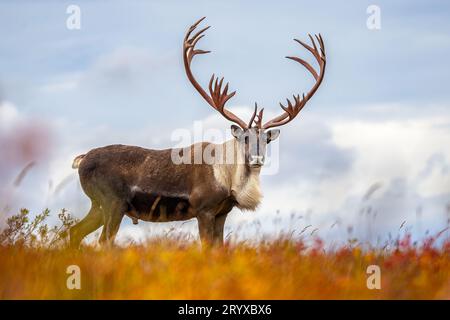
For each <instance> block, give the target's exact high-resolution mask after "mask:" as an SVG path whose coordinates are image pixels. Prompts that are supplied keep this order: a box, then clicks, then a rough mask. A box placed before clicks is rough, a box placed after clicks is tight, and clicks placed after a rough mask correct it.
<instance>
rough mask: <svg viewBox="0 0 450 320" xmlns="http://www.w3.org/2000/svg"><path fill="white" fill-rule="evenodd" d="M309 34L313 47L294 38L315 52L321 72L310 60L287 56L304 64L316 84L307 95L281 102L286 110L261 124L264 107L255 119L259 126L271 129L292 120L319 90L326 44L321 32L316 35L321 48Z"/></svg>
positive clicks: (324, 62)
mask: <svg viewBox="0 0 450 320" xmlns="http://www.w3.org/2000/svg"><path fill="white" fill-rule="evenodd" d="M308 36H309V38H310V39H311V42H312V47H311V46H309V45H307V44H306V43H304V42H302V41H300V40H297V39H294V40H295V41H296V42H298V43H299V44H301V45H302V46H303V47H305V48H306V49H307V50H308V51H309V52H311V53H312V54H313V56H314V57H315V58H316V60H317V63H318V64H319V73H317V71H316V70H315V69H314V68H313V67H312V66H311V65H310V64H309V63H308V62H306V61H305V60H303V59H300V58H298V57H286V58H288V59H291V60H294V61H297V62H298V63H300V64H301V65H303V66H304V67H305V68H306V69H307V70H308V71H309V72H310V73H311V74H312V76H313V77H314V79H315V80H316V83H315V84H314V86H313V87H312V89H311V90H310V91H309V92H308V93H307V94H306V95H305V94H304V93H303V95H302V96H301V97H300V95H293V99H294V101H293V103H292V102H291V100H289V99H286V101H287V104H286V106H284V105H283V104H282V103H280V106H281V108H282V109H283V110H284V112H283V113H282V114H281V115H279V116H278V117H276V118H274V119H272V120H270V121H268V122H266V123H265V124H263V125H261V118H262V111H263V109H262V110H261V111H260V114H259V115H260V116H259V117H258V118H259V122H256V121H255V124H256V126H257V127H258V128H260V129H269V128H272V127H277V126H282V125H284V124H286V123H288V122H290V121H291V120H293V119H294V118H295V117H296V116H297V114H298V113H299V112H300V111H301V110H302V109H303V107H304V106H305V105H306V103H307V102H308V101H309V99H311V97H312V96H313V95H314V93H315V92H316V91H317V89H318V88H319V86H320V84H321V83H322V80H323V76H324V74H325V65H326V57H325V45H324V43H323V39H322V36H321V35H320V34H319V35H315V37H316V39H317V42H318V43H319V48H317V45H316V42H315V41H314V38H313V37H312V36H311V35H308ZM254 114H256V109H255V113H254Z"/></svg>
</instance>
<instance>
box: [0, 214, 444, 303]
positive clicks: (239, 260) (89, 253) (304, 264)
mask: <svg viewBox="0 0 450 320" xmlns="http://www.w3.org/2000/svg"><path fill="white" fill-rule="evenodd" d="M25 216H26V215H25ZM62 218H63V219H61V221H63V224H64V223H66V226H69V225H70V224H71V223H70V219H67V216H62ZM32 222H33V221H31V222H28V221H26V222H25V223H23V224H21V227H20V228H21V229H26V228H27V226H29V225H30V224H32ZM13 225H14V227H17V226H18V225H20V223H19V224H18V223H17V221H16V220H15V221H14V223H13ZM63 229H64V228H62V229H61V228H60V229H58V228H57V229H55V232H57V233H55V234H58V235H59V234H61V239H62V240H64V236H65V231H64V230H63ZM6 230H8V229H6ZM35 230H37V231H36V232H37V236H36V238H35V239H34V242H33V243H31V242H30V241H29V240H26V239H27V238H25V240H24V237H25V236H27V235H28V236H29V234H27V233H26V232H22V234H21V235H20V232H18V233H15V234H14V233H11V230H9V231H10V232H9V238H7V240H6V241H5V237H3V243H2V245H1V246H0V298H1V299H450V243H448V242H445V241H444V242H443V243H441V244H440V245H439V246H436V245H435V244H434V240H435V238H429V239H428V240H427V241H424V242H423V243H422V244H420V245H417V244H411V241H410V237H409V236H408V235H406V236H405V237H404V238H403V239H401V240H400V241H398V242H397V243H396V245H395V247H393V248H391V249H390V250H386V248H384V249H375V248H372V249H364V250H362V249H361V247H359V246H357V245H352V244H351V243H349V244H348V245H344V246H342V247H340V248H333V249H325V247H324V244H323V242H322V241H321V240H320V239H318V238H316V239H315V241H313V242H310V243H308V244H305V242H303V241H301V240H292V239H289V238H288V237H287V238H283V237H280V238H278V239H272V240H270V241H260V242H259V243H253V244H251V245H250V244H245V243H235V244H227V245H226V246H225V247H224V248H221V249H217V248H216V249H215V248H209V249H204V250H201V249H200V246H199V245H198V244H197V243H196V242H192V241H186V240H185V239H184V238H183V237H176V236H175V237H170V238H157V239H153V240H148V241H147V242H146V243H143V244H139V245H137V244H131V245H129V246H127V247H117V248H97V247H94V246H86V247H83V248H82V249H81V250H79V251H73V250H68V249H64V248H63V245H60V246H55V245H54V244H55V243H56V242H57V240H60V239H55V238H54V237H48V231H45V230H44V231H42V230H40V231H41V232H43V236H44V237H45V236H47V242H40V239H41V238H40V235H39V228H38V226H36V228H35ZM4 233H5V230H4V231H3V235H4ZM31 234H34V233H33V232H31ZM31 238H32V237H31ZM31 238H30V239H31ZM8 239H9V240H8ZM19 239H22V240H21V241H18V240H19ZM50 244H51V245H50ZM70 265H77V266H79V268H80V271H81V289H80V290H69V289H68V288H67V286H66V281H67V278H68V277H69V276H70V275H69V274H67V273H66V270H67V267H68V266H70ZM369 265H377V266H379V267H380V269H381V289H380V290H377V289H373V290H369V289H368V288H367V285H366V281H367V278H368V277H369V276H370V275H368V274H367V273H366V271H367V267H368V266H369Z"/></svg>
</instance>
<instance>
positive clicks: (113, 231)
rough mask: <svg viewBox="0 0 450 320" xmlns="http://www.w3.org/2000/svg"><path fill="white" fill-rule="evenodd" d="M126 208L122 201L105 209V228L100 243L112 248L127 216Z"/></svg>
mask: <svg viewBox="0 0 450 320" xmlns="http://www.w3.org/2000/svg"><path fill="white" fill-rule="evenodd" d="M125 211H126V206H125V205H124V204H123V203H122V202H121V201H113V202H112V203H111V204H110V205H109V206H106V207H105V209H104V216H103V219H104V226H103V230H102V234H101V235H100V240H99V242H100V243H101V244H102V245H106V246H112V245H113V244H114V239H115V238H116V235H117V232H118V231H119V227H120V223H121V222H122V219H123V216H124V215H125Z"/></svg>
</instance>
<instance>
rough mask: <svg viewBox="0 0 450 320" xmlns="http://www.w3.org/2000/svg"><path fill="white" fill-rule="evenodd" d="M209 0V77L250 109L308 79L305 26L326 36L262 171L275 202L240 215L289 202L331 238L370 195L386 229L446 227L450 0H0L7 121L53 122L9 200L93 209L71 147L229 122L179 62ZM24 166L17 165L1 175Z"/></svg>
mask: <svg viewBox="0 0 450 320" xmlns="http://www.w3.org/2000/svg"><path fill="white" fill-rule="evenodd" d="M70 4H76V5H78V6H79V7H80V9H81V29H80V30H68V29H67V28H66V19H67V18H68V14H67V13H66V8H67V6H68V5H70ZM371 4H375V5H378V6H379V7H380V9H381V29H380V30H369V29H368V28H367V26H366V20H367V18H368V16H369V15H368V14H367V13H366V9H367V7H368V6H369V5H371ZM202 16H207V19H206V21H205V24H208V25H211V26H212V28H211V29H210V30H208V31H207V35H206V37H205V38H204V39H202V40H201V42H200V43H199V47H200V48H202V49H208V50H212V53H211V54H208V55H204V56H200V57H197V58H196V60H195V61H194V63H193V69H194V70H195V73H196V75H197V76H198V78H199V79H200V80H201V81H202V83H204V84H206V83H207V81H208V80H209V77H210V75H211V73H213V72H215V73H216V74H220V75H223V76H225V79H226V80H228V81H229V82H230V86H231V88H232V89H236V90H237V94H236V96H235V98H233V99H232V100H230V102H229V105H230V107H231V108H234V109H235V110H237V111H236V112H238V113H239V114H240V115H242V116H243V117H245V116H248V113H249V112H250V109H251V107H250V106H251V105H253V103H254V102H255V101H257V102H258V103H259V104H260V105H261V106H264V107H265V108H266V110H267V113H268V114H271V113H272V114H273V113H276V112H278V102H279V101H281V100H283V99H284V98H285V97H288V96H290V95H291V94H292V93H301V92H303V91H306V90H307V89H308V88H309V86H311V85H312V79H311V77H310V76H309V75H308V74H307V73H306V72H305V70H303V69H302V68H301V67H300V66H298V65H296V64H295V63H294V62H292V61H289V60H286V59H284V56H286V55H298V56H301V57H304V58H305V57H306V58H307V59H310V57H309V56H308V54H307V52H305V50H302V48H300V47H299V46H298V45H297V44H296V43H295V42H294V41H292V39H293V38H294V37H295V38H299V39H303V40H306V39H307V34H308V33H319V32H320V33H321V34H322V35H323V38H324V40H325V44H326V48H327V56H328V65H327V73H326V75H325V80H324V83H323V85H322V86H321V88H320V89H319V91H318V93H317V94H316V95H315V96H314V98H313V99H312V100H311V101H310V102H309V104H308V106H307V107H306V108H305V109H304V110H303V111H302V113H301V115H300V116H299V119H296V120H295V121H294V122H293V123H291V124H289V125H288V126H286V127H283V128H282V133H281V137H280V142H279V143H280V145H279V147H280V169H279V172H278V173H277V174H276V175H270V176H263V178H262V184H263V190H264V194H265V200H264V202H263V205H262V206H261V208H260V210H259V211H258V212H257V213H255V214H251V215H250V217H249V215H248V214H246V215H243V214H239V213H237V212H236V213H234V216H235V217H234V219H235V220H236V221H240V220H245V221H247V220H249V221H251V220H252V219H255V218H259V219H261V220H262V221H266V224H267V226H268V227H267V228H268V230H270V225H271V222H270V221H272V220H270V219H271V217H272V216H273V212H274V211H276V210H277V209H279V210H280V214H284V215H286V216H289V215H290V213H291V212H292V211H298V212H312V214H311V215H312V216H313V217H315V218H314V219H313V218H311V223H313V224H315V225H317V227H318V228H319V232H323V233H322V234H321V235H322V236H325V237H330V238H333V237H334V236H336V237H338V233H339V232H337V231H336V232H334V231H330V230H328V229H327V228H328V226H329V225H332V224H333V223H334V222H335V221H337V220H339V221H340V220H342V221H345V222H342V228H343V229H345V228H344V226H346V225H350V224H352V225H358V224H362V222H361V221H359V220H358V219H362V218H361V215H360V214H359V213H358V212H359V210H360V207H361V206H366V205H370V206H373V207H376V210H378V212H379V213H378V218H375V220H376V221H374V222H373V225H374V226H373V228H374V231H373V232H374V233H375V234H377V235H378V234H379V235H380V236H384V235H386V234H387V233H388V232H389V231H391V232H392V231H393V232H395V230H396V228H397V227H398V225H400V224H401V222H402V221H404V220H407V221H408V222H409V223H410V226H411V228H412V231H413V232H415V234H416V235H417V236H419V235H420V232H422V231H424V230H425V229H427V228H429V229H432V230H435V231H438V230H440V229H442V228H443V227H445V219H446V215H445V206H446V204H447V203H448V202H449V201H450V173H449V164H450V152H449V150H447V149H448V143H449V142H450V91H449V90H448V83H450V73H449V72H448V71H449V69H450V68H449V67H450V62H449V60H448V57H449V55H450V32H449V31H450V19H449V18H450V17H449V16H450V4H449V3H448V2H445V1H395V2H393V1H376V2H372V1H346V2H345V3H343V2H341V3H338V2H336V1H321V2H314V3H312V2H310V1H283V3H276V4H275V3H274V2H262V1H245V2H243V1H241V2H238V1H221V2H219V1H215V2H212V1H189V3H188V2H186V1H170V2H169V1H126V2H125V1H39V2H37V1H20V2H19V1H2V2H0V24H1V28H0V38H1V39H2V41H1V43H0V49H1V50H0V70H1V72H0V104H1V106H2V107H0V117H1V116H3V121H2V119H0V124H2V125H3V126H4V130H3V131H0V132H6V130H7V127H8V126H10V125H11V123H14V122H17V123H27V122H29V123H34V122H36V121H39V122H42V123H45V124H46V125H47V126H48V128H49V130H50V135H51V136H52V147H51V150H50V151H49V153H48V157H47V158H45V160H42V161H40V162H38V164H37V166H36V168H34V170H33V171H32V172H30V175H29V177H27V179H26V180H25V181H24V184H23V185H22V186H21V189H19V190H16V191H15V192H16V193H17V194H18V195H17V196H16V199H15V203H14V205H12V204H11V205H12V206H13V207H14V206H16V207H20V206H27V207H31V208H35V209H36V210H37V209H39V208H41V207H43V206H47V205H48V206H50V207H52V208H53V209H56V208H58V207H67V208H68V209H69V210H71V211H73V212H74V213H75V214H76V215H77V216H82V215H83V214H84V213H83V210H85V209H86V207H87V206H88V202H87V200H86V198H85V197H84V196H83V195H82V194H81V192H80V190H79V186H78V182H77V180H76V177H75V173H74V172H73V171H71V169H70V163H71V160H72V159H73V156H74V155H76V154H79V153H83V152H86V151H87V150H89V149H90V148H93V147H97V146H101V145H106V144H111V143H127V144H135V145H141V146H144V147H149V148H161V147H168V146H171V145H173V144H174V142H173V141H171V140H170V136H171V133H172V132H173V130H175V129H178V128H186V129H189V130H192V126H193V122H194V121H202V123H204V125H205V127H216V128H220V129H222V130H226V129H227V128H228V127H229V123H228V122H227V121H226V120H225V119H221V118H220V117H219V116H217V115H215V114H214V112H213V110H212V109H211V108H210V107H209V106H208V105H207V104H206V103H204V102H203V100H202V99H201V97H200V96H199V95H198V94H197V93H196V92H195V91H194V90H193V88H192V87H191V86H190V84H189V82H188V81H187V79H186V76H185V74H184V69H183V65H182V58H181V57H182V56H181V45H182V39H183V36H184V33H185V30H186V29H187V27H188V26H189V25H190V24H192V23H193V22H195V21H196V20H197V19H198V18H199V17H202ZM2 110H3V111H2ZM7 115H8V116H7ZM6 123H8V125H7V124H6ZM5 128H6V129H5ZM9 130H14V128H13V127H12V129H11V128H10V129H9ZM3 134H5V133H3ZM5 136H6V134H5ZM3 152H6V153H8V150H2V153H3ZM23 166H24V164H19V163H18V164H17V168H14V170H15V171H14V170H13V169H11V170H10V169H8V170H7V172H8V173H9V175H8V174H6V173H5V174H3V175H2V177H4V181H2V183H3V184H4V185H7V184H8V183H10V180H12V179H13V178H14V176H15V174H16V172H18V171H20V169H21V168H22V167H23ZM68 177H69V178H68ZM70 177H72V178H70ZM65 179H68V180H67V181H68V182H67V186H66V187H65V189H64V190H62V191H61V192H58V193H57V194H54V193H51V194H52V196H50V195H47V196H45V197H43V196H42V194H46V193H49V192H50V191H49V190H48V189H49V187H48V184H49V181H52V185H53V188H54V186H55V185H58V184H59V183H60V182H61V181H63V180H64V181H65ZM374 183H380V185H381V187H380V188H379V189H378V190H377V191H376V192H375V193H374V195H373V198H371V200H370V201H372V202H370V204H368V203H362V202H361V201H362V200H361V198H362V196H363V195H364V193H365V192H366V190H367V189H368V188H369V187H370V186H371V185H373V184H374ZM32 190H39V192H31V191H32ZM53 191H54V190H53ZM49 194H50V193H49ZM19 195H20V196H19ZM43 198H46V200H43ZM47 198H48V199H47ZM18 199H20V201H18ZM280 199H282V200H283V201H280ZM418 208H421V209H418ZM417 211H420V212H423V213H421V214H420V215H423V217H421V218H420V219H422V220H423V222H422V224H423V226H421V229H423V230H419V227H418V223H417V221H416V220H417V213H416V212H417ZM388 218H389V219H388ZM232 221H233V220H231V222H230V228H231V227H232ZM289 223H290V222H286V224H285V227H289ZM131 228H132V227H129V228H128V232H129V233H136V232H140V231H138V230H137V229H131ZM365 228H366V227H364V228H363V227H361V236H362V237H366V236H367V230H366V229H365ZM372 240H373V239H372Z"/></svg>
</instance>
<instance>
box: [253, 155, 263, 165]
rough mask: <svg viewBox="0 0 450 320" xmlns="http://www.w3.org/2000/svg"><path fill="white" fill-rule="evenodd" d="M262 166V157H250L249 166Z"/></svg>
mask: <svg viewBox="0 0 450 320" xmlns="http://www.w3.org/2000/svg"><path fill="white" fill-rule="evenodd" d="M263 164H264V156H250V165H251V166H262V165H263Z"/></svg>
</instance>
